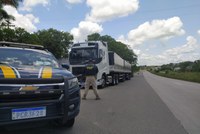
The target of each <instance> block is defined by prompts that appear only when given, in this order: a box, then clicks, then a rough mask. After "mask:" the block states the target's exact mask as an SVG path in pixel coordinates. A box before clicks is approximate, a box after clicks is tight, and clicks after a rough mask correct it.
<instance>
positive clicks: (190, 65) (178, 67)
mask: <svg viewBox="0 0 200 134" xmlns="http://www.w3.org/2000/svg"><path fill="white" fill-rule="evenodd" d="M156 71H176V72H200V60H196V61H194V62H192V61H185V62H180V63H170V64H165V65H162V66H161V67H160V68H158V69H157V70H156Z"/></svg>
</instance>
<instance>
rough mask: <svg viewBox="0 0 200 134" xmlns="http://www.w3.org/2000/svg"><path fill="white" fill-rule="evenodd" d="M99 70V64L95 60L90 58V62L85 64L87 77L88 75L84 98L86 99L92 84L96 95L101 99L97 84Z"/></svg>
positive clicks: (97, 98)
mask: <svg viewBox="0 0 200 134" xmlns="http://www.w3.org/2000/svg"><path fill="white" fill-rule="evenodd" d="M98 71H99V70H98V68H97V66H96V65H95V64H94V62H93V60H92V59H90V60H89V63H88V64H87V65H86V66H85V77H86V81H85V93H84V95H83V98H82V99H84V100H85V99H86V96H87V94H88V91H89V88H90V85H92V89H93V91H94V94H95V95H96V100H100V97H99V95H98V91H97V84H96V75H97V73H98Z"/></svg>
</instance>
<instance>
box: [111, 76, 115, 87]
mask: <svg viewBox="0 0 200 134" xmlns="http://www.w3.org/2000/svg"><path fill="white" fill-rule="evenodd" d="M111 85H112V86H114V85H116V75H115V74H113V75H112V83H111Z"/></svg>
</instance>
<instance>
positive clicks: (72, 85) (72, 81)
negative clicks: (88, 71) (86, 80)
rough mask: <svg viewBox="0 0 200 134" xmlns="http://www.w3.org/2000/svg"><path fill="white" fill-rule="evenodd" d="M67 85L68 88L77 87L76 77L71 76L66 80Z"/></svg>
mask: <svg viewBox="0 0 200 134" xmlns="http://www.w3.org/2000/svg"><path fill="white" fill-rule="evenodd" d="M68 85H69V89H72V88H75V87H78V86H79V85H78V79H77V78H72V79H69V80H68Z"/></svg>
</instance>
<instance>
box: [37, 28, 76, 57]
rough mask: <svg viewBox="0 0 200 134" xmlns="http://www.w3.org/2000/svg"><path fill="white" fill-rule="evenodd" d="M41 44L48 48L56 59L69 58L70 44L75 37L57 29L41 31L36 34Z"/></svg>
mask: <svg viewBox="0 0 200 134" xmlns="http://www.w3.org/2000/svg"><path fill="white" fill-rule="evenodd" d="M35 34H36V35H37V36H38V38H39V40H40V44H41V45H43V46H44V47H45V48H47V49H48V50H49V51H50V52H51V53H53V54H54V55H55V57H56V58H64V57H68V48H69V44H70V43H71V41H72V40H73V36H72V35H71V34H69V33H68V32H62V31H58V30H55V29H52V28H51V29H48V30H40V31H38V32H36V33H35Z"/></svg>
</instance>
